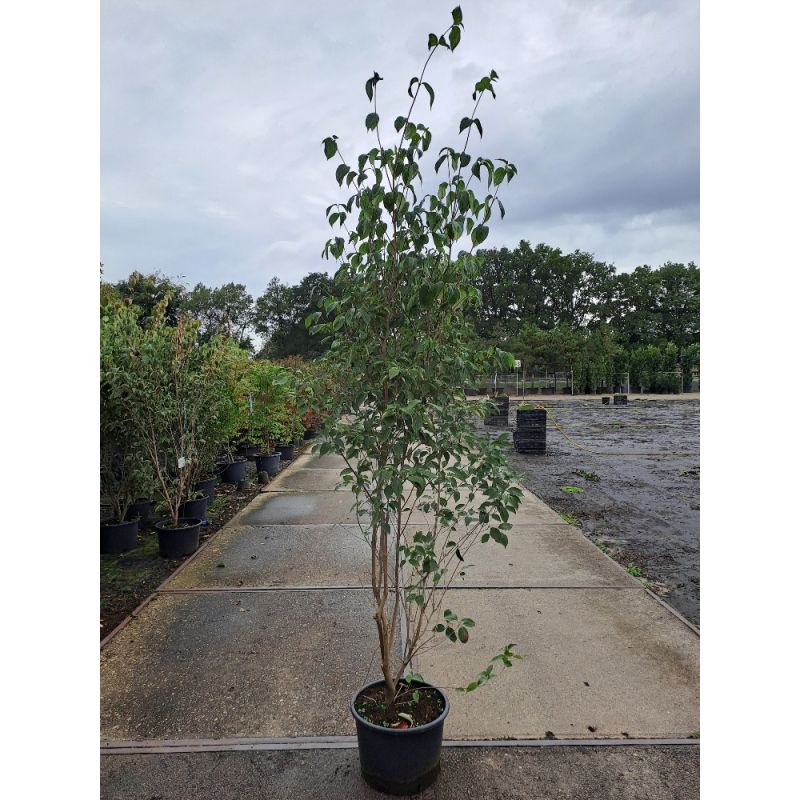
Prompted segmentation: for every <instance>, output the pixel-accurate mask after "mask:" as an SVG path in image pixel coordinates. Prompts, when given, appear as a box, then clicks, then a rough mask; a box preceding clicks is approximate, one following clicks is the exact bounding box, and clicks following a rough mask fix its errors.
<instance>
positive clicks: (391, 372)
mask: <svg viewBox="0 0 800 800" xmlns="http://www.w3.org/2000/svg"><path fill="white" fill-rule="evenodd" d="M400 372H401V369H400V367H390V368H389V372H388V373H387V374H388V376H389V380H390V381H391V380H394V379H395V378H396V377H397V376H398V375H399V374H400Z"/></svg>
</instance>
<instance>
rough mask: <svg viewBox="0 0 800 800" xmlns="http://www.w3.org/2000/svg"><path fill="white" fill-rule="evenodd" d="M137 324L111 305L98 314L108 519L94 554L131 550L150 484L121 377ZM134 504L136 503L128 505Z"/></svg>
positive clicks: (102, 459) (102, 480) (149, 471)
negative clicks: (99, 317) (98, 549)
mask: <svg viewBox="0 0 800 800" xmlns="http://www.w3.org/2000/svg"><path fill="white" fill-rule="evenodd" d="M138 330H139V326H138V322H137V321H136V319H135V317H134V315H133V314H132V313H130V312H126V311H123V310H121V309H120V308H119V307H118V306H116V305H115V304H114V303H109V304H107V305H106V306H104V307H103V309H102V317H101V326H100V353H101V359H100V490H101V494H102V496H103V498H104V499H105V500H106V501H107V503H108V505H109V506H110V507H111V511H112V517H111V519H108V520H105V521H104V522H103V523H101V526H100V552H101V553H119V552H124V551H125V550H131V549H132V548H134V547H136V532H137V529H138V527H139V526H138V520H139V519H140V518H141V520H142V524H141V528H142V529H144V528H145V527H146V523H147V517H148V514H149V511H150V505H151V502H150V501H149V500H146V499H143V498H142V497H141V495H142V493H144V492H149V491H151V489H152V488H153V484H154V478H153V472H152V469H151V466H150V463H149V461H148V460H147V458H146V455H145V446H144V442H143V439H142V433H141V431H140V430H139V428H138V427H137V426H136V425H135V423H134V421H133V418H132V409H131V406H130V404H129V403H128V398H127V396H126V384H127V378H126V376H125V374H124V368H125V364H126V360H127V358H128V356H129V348H130V342H131V338H132V337H135V336H136V335H137V332H138ZM134 498H139V499H138V500H137V501H136V502H134Z"/></svg>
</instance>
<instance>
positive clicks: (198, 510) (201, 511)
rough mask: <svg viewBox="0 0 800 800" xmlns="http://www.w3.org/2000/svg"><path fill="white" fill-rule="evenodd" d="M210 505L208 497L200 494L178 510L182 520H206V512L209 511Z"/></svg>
mask: <svg viewBox="0 0 800 800" xmlns="http://www.w3.org/2000/svg"><path fill="white" fill-rule="evenodd" d="M208 503H209V499H208V495H205V494H203V493H202V492H198V493H197V496H195V497H191V498H189V499H188V500H186V501H184V502H183V503H182V504H181V506H180V508H179V509H178V515H179V517H181V518H184V517H191V518H192V519H200V520H204V519H205V518H206V511H208Z"/></svg>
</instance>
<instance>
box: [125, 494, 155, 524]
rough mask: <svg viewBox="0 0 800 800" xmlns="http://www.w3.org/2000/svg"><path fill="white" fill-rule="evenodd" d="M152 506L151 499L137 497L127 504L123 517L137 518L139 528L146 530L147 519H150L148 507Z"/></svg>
mask: <svg viewBox="0 0 800 800" xmlns="http://www.w3.org/2000/svg"><path fill="white" fill-rule="evenodd" d="M152 507H153V501H152V500H148V499H147V498H144V497H142V498H139V499H138V500H137V501H136V502H134V503H131V504H130V505H129V506H128V512H127V513H126V514H125V519H138V520H139V530H140V531H144V530H147V520H148V519H150V509H152Z"/></svg>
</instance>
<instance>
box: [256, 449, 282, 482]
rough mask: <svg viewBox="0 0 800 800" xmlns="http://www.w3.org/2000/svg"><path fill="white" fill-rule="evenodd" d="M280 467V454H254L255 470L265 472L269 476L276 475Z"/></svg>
mask: <svg viewBox="0 0 800 800" xmlns="http://www.w3.org/2000/svg"><path fill="white" fill-rule="evenodd" d="M280 469H281V454H280V453H277V452H276V453H268V454H267V455H263V454H262V455H260V456H256V471H258V472H266V473H267V474H268V475H269V476H270V477H272V476H274V475H277V474H278V472H280Z"/></svg>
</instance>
